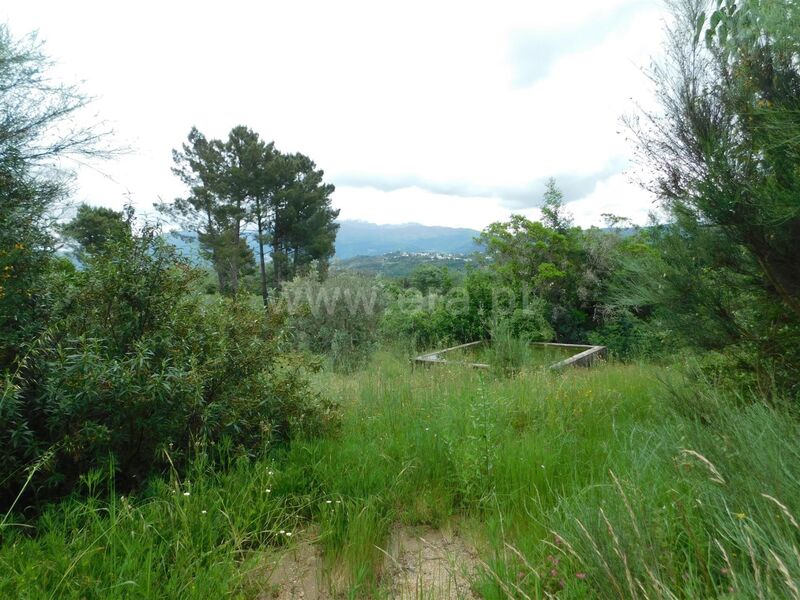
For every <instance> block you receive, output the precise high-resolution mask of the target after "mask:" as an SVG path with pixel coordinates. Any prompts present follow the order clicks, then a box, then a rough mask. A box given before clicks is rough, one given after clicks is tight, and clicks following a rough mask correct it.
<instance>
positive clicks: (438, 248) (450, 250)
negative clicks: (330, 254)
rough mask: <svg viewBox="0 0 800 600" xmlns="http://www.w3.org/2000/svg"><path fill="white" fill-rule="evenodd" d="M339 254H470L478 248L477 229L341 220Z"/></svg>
mask: <svg viewBox="0 0 800 600" xmlns="http://www.w3.org/2000/svg"><path fill="white" fill-rule="evenodd" d="M339 226H340V227H339V234H338V235H337V236H336V258H340V259H346V258H352V257H354V256H378V255H381V254H388V253H391V252H434V253H442V254H470V253H472V252H474V251H475V250H477V249H478V248H477V246H476V245H475V242H474V241H473V238H474V237H475V236H477V235H478V234H479V233H480V232H479V231H476V230H475V229H465V228H454V227H431V226H427V225H420V224H419V223H405V224H403V225H376V224H375V223H367V222H364V221H340V222H339Z"/></svg>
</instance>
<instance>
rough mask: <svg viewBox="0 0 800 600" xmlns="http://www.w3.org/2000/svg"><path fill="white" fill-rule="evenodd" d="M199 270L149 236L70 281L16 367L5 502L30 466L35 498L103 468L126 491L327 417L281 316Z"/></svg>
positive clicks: (8, 409)
mask: <svg viewBox="0 0 800 600" xmlns="http://www.w3.org/2000/svg"><path fill="white" fill-rule="evenodd" d="M197 277H198V275H197V273H196V272H195V271H193V270H192V269H191V268H189V267H188V266H187V265H185V264H183V263H181V262H180V261H179V260H178V259H177V258H176V256H175V254H174V249H173V248H172V247H171V246H167V245H166V244H164V243H163V242H161V241H160V240H159V238H158V236H157V234H156V232H155V231H152V230H147V231H144V232H143V233H142V234H141V235H140V236H138V237H134V236H128V237H126V238H124V239H122V240H120V241H119V242H115V243H113V244H110V245H109V248H108V249H107V251H105V252H103V253H102V254H99V255H97V256H93V257H91V258H90V259H89V261H88V262H87V264H86V268H85V270H83V271H81V272H77V273H74V274H72V275H67V276H65V277H63V278H62V280H61V282H60V283H61V286H62V290H61V293H60V301H59V302H58V303H57V305H56V306H55V307H54V312H53V316H52V317H51V320H50V323H49V324H48V327H47V328H46V330H45V332H44V333H43V334H42V335H40V336H39V337H38V339H37V340H36V342H35V343H33V344H31V345H29V347H27V348H26V353H25V358H24V360H22V361H21V362H19V363H18V369H17V370H16V371H15V372H14V373H6V374H5V379H4V382H3V388H2V394H3V397H2V403H0V406H2V411H3V415H2V416H3V417H4V419H3V429H4V431H3V432H2V434H3V435H2V436H1V437H0V439H1V440H2V441H0V451H1V452H0V476H1V477H2V481H3V483H2V487H1V488H0V494H2V495H0V500H2V501H3V504H6V503H7V502H8V501H9V500H10V499H12V498H13V497H14V496H15V494H16V492H17V491H18V490H19V489H20V487H21V486H22V485H23V483H24V480H25V478H26V469H29V468H30V467H31V466H32V465H33V464H38V469H37V470H38V472H36V473H35V474H34V475H33V478H32V480H31V482H30V485H29V487H28V490H27V492H28V493H31V494H33V495H34V496H46V495H50V494H60V493H65V492H67V491H69V490H70V489H72V488H73V486H74V485H75V483H76V481H78V479H79V478H80V476H81V475H82V474H84V473H87V472H88V471H89V470H92V469H97V468H101V469H113V470H114V472H115V473H116V480H117V481H116V483H117V485H118V486H120V487H121V488H123V489H124V488H126V487H130V486H135V485H136V483H137V482H141V481H143V480H144V479H145V478H146V477H147V476H148V475H149V474H151V473H153V472H159V471H162V470H164V469H165V468H166V467H167V466H168V465H169V464H172V465H174V466H176V467H177V468H178V469H180V468H181V466H182V465H183V464H185V462H186V460H187V459H189V458H190V457H191V455H192V454H193V453H194V452H195V451H196V450H197V449H198V448H199V447H201V446H202V447H204V448H206V449H210V450H211V452H210V454H211V455H212V456H213V455H214V452H213V448H214V447H215V445H217V444H219V443H220V442H221V441H222V440H227V443H228V444H230V445H232V446H233V447H235V448H237V449H238V450H239V451H240V452H242V453H250V454H254V453H256V452H258V451H259V450H260V449H262V448H264V447H265V446H266V445H267V444H269V443H271V442H279V441H282V440H286V439H288V438H289V437H291V436H292V435H295V434H298V433H311V434H313V433H316V432H319V431H320V430H321V429H323V428H324V427H325V426H326V424H328V423H329V422H330V420H331V419H332V418H333V415H334V411H333V407H332V406H331V405H330V404H328V403H326V402H325V401H324V400H323V399H322V398H320V397H319V396H318V395H317V394H316V393H315V392H313V391H312V390H311V388H310V387H309V384H308V381H307V378H306V373H307V371H308V369H309V368H310V367H311V366H312V365H309V364H308V363H307V362H305V361H303V360H301V359H300V358H299V357H296V356H293V355H288V354H286V353H285V352H284V350H283V348H282V343H283V338H282V331H283V323H282V319H283V317H282V316H281V315H280V314H278V313H265V312H264V310H263V309H259V308H257V307H256V305H255V304H253V303H250V302H248V301H246V300H241V299H225V298H222V297H216V298H213V299H207V298H205V297H204V296H203V295H202V294H199V293H196V292H195V291H194V289H195V284H196V280H197ZM45 458H46V460H45ZM37 461H38V462H37Z"/></svg>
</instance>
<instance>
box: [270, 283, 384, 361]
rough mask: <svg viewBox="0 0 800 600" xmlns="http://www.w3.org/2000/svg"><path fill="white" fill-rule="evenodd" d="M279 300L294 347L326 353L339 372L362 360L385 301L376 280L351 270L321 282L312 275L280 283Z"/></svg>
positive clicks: (375, 336) (374, 338)
mask: <svg viewBox="0 0 800 600" xmlns="http://www.w3.org/2000/svg"><path fill="white" fill-rule="evenodd" d="M281 303H282V306H284V307H285V308H286V309H287V311H288V315H289V320H288V324H289V327H290V330H291V332H292V334H293V338H294V343H295V347H296V348H298V349H300V350H307V351H310V352H313V353H316V354H321V355H324V356H325V357H327V359H328V362H329V364H330V365H331V366H332V367H333V369H335V370H337V371H353V370H354V369H357V368H358V367H360V366H362V365H363V364H365V363H366V361H367V360H368V358H369V355H370V354H371V352H372V351H373V350H374V349H375V344H376V343H377V341H378V333H379V323H380V320H381V317H382V315H383V311H384V308H385V304H386V302H385V294H384V289H383V286H382V285H381V283H380V282H379V281H378V280H376V279H374V278H369V277H364V276H361V275H354V274H349V273H339V274H336V275H333V276H331V277H329V278H327V279H326V280H324V281H320V280H319V278H318V277H316V276H315V275H306V276H302V277H297V278H295V279H294V280H293V281H291V282H289V283H287V284H286V285H284V287H283V290H282V292H281Z"/></svg>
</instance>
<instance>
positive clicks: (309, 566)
mask: <svg viewBox="0 0 800 600" xmlns="http://www.w3.org/2000/svg"><path fill="white" fill-rule="evenodd" d="M311 538H312V536H311V535H309V534H308V533H304V534H302V535H301V536H298V540H297V541H296V542H295V543H294V545H292V546H291V547H290V548H288V549H287V550H285V551H284V552H283V553H281V554H279V555H276V556H274V557H272V558H271V559H270V560H268V561H267V564H266V577H267V580H266V585H265V588H266V591H265V592H264V593H263V594H262V595H261V597H260V599H259V600H270V599H272V600H301V599H302V600H332V599H333V596H332V595H331V594H330V592H329V591H328V590H329V587H328V585H327V583H326V582H325V578H324V574H323V571H322V556H321V554H320V551H319V548H317V547H316V546H315V545H314V543H313V540H312V539H311Z"/></svg>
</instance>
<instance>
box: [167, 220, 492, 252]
mask: <svg viewBox="0 0 800 600" xmlns="http://www.w3.org/2000/svg"><path fill="white" fill-rule="evenodd" d="M479 233H480V232H479V231H476V230H475V229H457V228H454V227H429V226H427V225H420V224H418V223H406V224H403V225H376V224H375V223H367V222H365V221H340V222H339V233H338V235H337V236H336V258H338V259H348V258H353V257H355V256H380V255H382V254H389V253H392V252H415V253H439V254H471V253H472V252H474V251H475V250H477V249H478V248H477V246H476V245H475V242H474V241H473V238H474V237H475V236H477V235H478V234H479ZM165 237H166V239H167V241H168V242H170V243H171V244H174V245H175V246H176V247H177V248H178V250H179V251H180V252H181V253H182V254H184V255H185V256H187V257H189V258H191V259H193V260H195V259H197V260H199V253H198V250H199V248H198V245H197V235H196V234H195V233H192V232H170V233H167V234H165ZM249 242H250V246H251V247H252V248H253V250H254V251H255V250H256V245H255V240H254V239H252V238H250V239H249Z"/></svg>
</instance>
